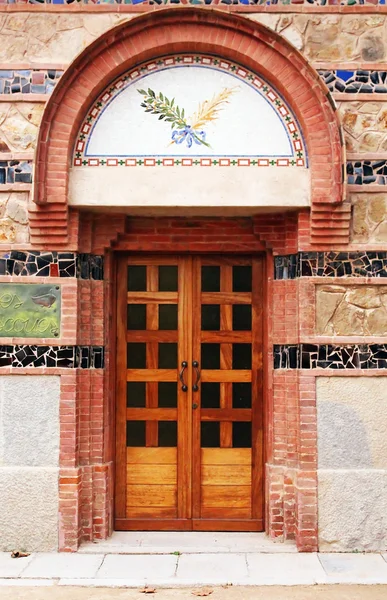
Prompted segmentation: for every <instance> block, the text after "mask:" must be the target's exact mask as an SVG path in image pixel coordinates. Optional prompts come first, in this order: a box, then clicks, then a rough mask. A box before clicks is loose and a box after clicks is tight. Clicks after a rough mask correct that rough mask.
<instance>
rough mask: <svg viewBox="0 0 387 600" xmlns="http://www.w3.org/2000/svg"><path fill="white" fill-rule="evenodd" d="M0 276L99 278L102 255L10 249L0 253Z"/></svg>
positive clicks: (101, 277) (101, 274) (100, 275)
mask: <svg viewBox="0 0 387 600" xmlns="http://www.w3.org/2000/svg"><path fill="white" fill-rule="evenodd" d="M0 275H12V276H13V275H17V276H20V277H23V276H28V275H36V276H37V277H77V278H78V279H94V280H96V281H101V280H103V256H99V255H96V254H77V253H75V252H46V251H42V252H40V251H39V250H29V251H21V250H11V251H10V252H5V253H4V254H2V255H0Z"/></svg>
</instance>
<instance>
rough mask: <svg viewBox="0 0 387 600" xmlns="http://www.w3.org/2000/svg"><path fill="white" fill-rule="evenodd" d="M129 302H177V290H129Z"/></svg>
mask: <svg viewBox="0 0 387 600" xmlns="http://www.w3.org/2000/svg"><path fill="white" fill-rule="evenodd" d="M127 301H128V304H177V292H128V295H127Z"/></svg>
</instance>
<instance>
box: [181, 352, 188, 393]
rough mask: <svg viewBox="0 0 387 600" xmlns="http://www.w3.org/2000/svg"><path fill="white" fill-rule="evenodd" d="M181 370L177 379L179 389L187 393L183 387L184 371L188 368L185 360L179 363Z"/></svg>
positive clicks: (185, 386)
mask: <svg viewBox="0 0 387 600" xmlns="http://www.w3.org/2000/svg"><path fill="white" fill-rule="evenodd" d="M181 366H182V369H181V371H180V373H179V379H180V382H181V389H182V391H183V392H187V391H188V386H187V385H185V383H184V371H185V370H186V368H187V367H188V363H187V361H186V360H183V362H182V363H181Z"/></svg>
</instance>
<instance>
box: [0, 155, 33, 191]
mask: <svg viewBox="0 0 387 600" xmlns="http://www.w3.org/2000/svg"><path fill="white" fill-rule="evenodd" d="M0 158H1V156H0ZM13 183H32V160H0V185H7V184H13Z"/></svg>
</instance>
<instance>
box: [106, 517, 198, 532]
mask: <svg viewBox="0 0 387 600" xmlns="http://www.w3.org/2000/svg"><path fill="white" fill-rule="evenodd" d="M114 525H115V529H117V530H118V531H155V530H156V531H190V530H191V529H192V521H191V519H163V520H161V519H116V520H115V522H114Z"/></svg>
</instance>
